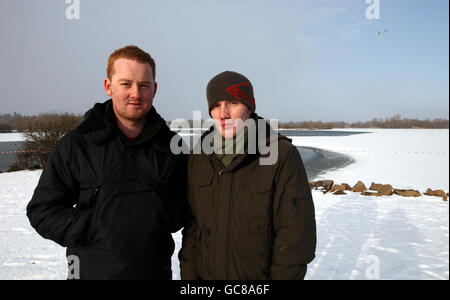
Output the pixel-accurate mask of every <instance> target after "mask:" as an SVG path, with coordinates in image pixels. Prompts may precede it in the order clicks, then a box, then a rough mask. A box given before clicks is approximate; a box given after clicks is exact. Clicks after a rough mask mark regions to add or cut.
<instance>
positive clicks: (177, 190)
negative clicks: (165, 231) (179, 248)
mask: <svg viewBox="0 0 450 300" xmlns="http://www.w3.org/2000/svg"><path fill="white" fill-rule="evenodd" d="M187 158H188V156H187V155H186V154H179V155H177V158H176V167H175V168H174V171H173V173H172V176H171V182H170V185H169V188H170V190H169V200H170V208H169V212H170V220H171V226H170V227H171V228H170V231H171V232H173V233H175V232H177V231H179V230H180V229H181V228H183V227H184V226H185V224H186V223H187V222H188V220H187V219H188V213H187V209H188V200H187V195H186V188H187Z"/></svg>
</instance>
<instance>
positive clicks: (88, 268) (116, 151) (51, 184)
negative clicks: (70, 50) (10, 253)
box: [27, 46, 186, 279]
mask: <svg viewBox="0 0 450 300" xmlns="http://www.w3.org/2000/svg"><path fill="white" fill-rule="evenodd" d="M104 87H105V91H106V93H107V94H108V96H110V97H111V99H110V100H108V101H106V102H104V103H97V104H95V105H94V107H93V108H92V109H91V110H89V111H88V112H87V113H86V114H85V120H84V122H82V123H81V124H80V125H79V126H78V127H77V128H76V129H74V130H72V131H70V132H69V133H67V134H66V135H65V136H64V137H63V138H62V139H61V140H60V142H59V143H58V145H57V146H56V148H55V149H54V151H53V153H52V155H51V156H50V159H49V161H48V162H47V164H46V166H45V168H44V170H43V173H42V175H41V178H40V181H39V184H38V186H37V187H36V190H35V192H34V195H33V198H32V199H31V201H30V203H29V204H28V207H27V216H28V217H29V219H30V222H31V225H32V226H33V227H34V228H35V229H36V230H37V232H38V233H39V234H41V235H42V236H43V237H44V238H47V239H51V240H53V241H55V242H56V243H58V244H60V245H61V246H63V247H67V255H68V257H76V258H77V259H76V261H77V263H78V264H79V266H76V267H78V268H79V269H78V271H79V272H78V273H79V279H171V276H172V271H171V256H172V254H173V251H174V241H173V239H172V235H171V233H172V232H176V231H178V230H180V229H181V227H182V224H183V220H184V217H183V215H184V213H185V211H186V209H185V207H186V203H185V198H186V197H185V193H186V192H185V185H186V183H185V182H186V159H185V156H183V155H174V154H172V153H171V151H170V141H171V139H172V137H173V136H174V135H175V133H173V132H172V131H170V130H169V128H168V127H167V125H166V122H165V121H164V119H162V118H161V116H160V115H159V114H158V113H157V112H156V109H155V108H154V107H153V100H154V97H155V94H156V90H157V83H156V81H155V62H154V60H153V58H152V57H151V56H150V55H149V54H148V53H146V52H144V51H143V50H141V49H139V48H138V47H136V46H127V47H123V48H121V49H118V50H116V51H115V52H114V53H112V54H111V56H110V57H109V59H108V66H107V78H106V79H105V80H104Z"/></svg>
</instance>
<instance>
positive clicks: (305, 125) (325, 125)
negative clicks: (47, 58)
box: [0, 113, 449, 132]
mask: <svg viewBox="0 0 450 300" xmlns="http://www.w3.org/2000/svg"><path fill="white" fill-rule="evenodd" d="M39 116H40V117H43V118H46V119H52V118H53V117H56V116H66V117H67V116H71V117H73V118H76V119H77V120H78V122H81V121H82V120H83V117H82V116H81V115H73V114H67V113H64V114H40V115H38V116H23V115H21V114H18V113H14V114H0V132H11V131H13V130H17V131H24V128H23V127H24V126H23V124H24V121H25V120H30V118H36V117H39ZM203 121H204V120H202V122H201V124H203ZM188 122H189V124H190V126H191V127H192V125H193V121H192V120H189V121H188ZM167 123H168V125H170V121H169V122H167ZM278 128H288V129H291V128H292V129H293V128H299V129H331V128H433V129H449V120H446V119H433V120H429V119H426V120H419V119H409V118H402V117H401V116H400V115H394V116H393V117H390V118H385V119H381V118H380V119H378V118H374V119H372V121H366V122H343V121H336V122H322V121H297V122H279V124H278Z"/></svg>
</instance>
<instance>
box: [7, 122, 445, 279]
mask: <svg viewBox="0 0 450 300" xmlns="http://www.w3.org/2000/svg"><path fill="white" fill-rule="evenodd" d="M356 131H365V132H368V133H367V134H358V135H351V136H339V137H293V142H294V144H295V145H297V146H307V147H314V148H320V149H326V150H329V151H338V152H342V153H345V154H347V155H350V156H352V158H354V160H355V162H354V163H353V164H351V165H349V166H347V167H345V168H343V169H339V170H332V171H330V172H327V173H325V174H322V175H320V177H319V179H332V180H334V181H335V182H336V183H343V182H345V183H348V184H350V185H351V186H353V185H354V184H355V183H356V181H357V180H362V181H363V182H364V183H365V184H366V185H367V186H369V185H370V184H371V182H375V183H384V184H387V183H389V184H391V185H392V186H394V188H401V189H402V188H403V189H405V188H412V189H417V190H419V191H420V192H424V191H425V190H426V188H432V189H443V190H445V191H446V192H448V190H449V131H448V130H381V129H379V130H356ZM0 139H1V135H0ZM40 174H41V172H40V171H22V172H15V173H3V174H0V279H65V278H66V276H67V268H66V260H65V249H63V248H61V247H59V246H58V245H57V244H55V243H53V242H51V241H48V240H44V239H43V238H41V237H40V236H39V235H38V234H36V233H35V232H34V230H33V229H32V228H31V227H30V225H29V222H28V220H27V218H26V216H25V207H26V205H27V203H28V201H29V200H30V198H31V195H32V193H33V190H34V188H35V186H36V184H37V182H38V180H39V176H40ZM313 198H314V203H315V207H316V219H317V234H318V244H317V252H316V259H315V260H314V261H313V262H312V263H311V264H310V265H309V269H308V273H307V275H306V279H447V280H448V279H449V207H448V202H444V201H442V199H441V198H438V197H429V196H422V197H418V198H403V197H400V196H395V195H394V196H386V197H367V196H361V195H360V194H358V193H349V194H347V195H341V196H336V195H331V194H322V193H321V192H319V191H313ZM174 238H175V241H176V251H175V254H174V256H173V259H172V267H173V273H174V279H179V268H178V259H177V257H176V255H177V253H178V250H179V249H180V245H181V234H180V232H178V233H176V234H174Z"/></svg>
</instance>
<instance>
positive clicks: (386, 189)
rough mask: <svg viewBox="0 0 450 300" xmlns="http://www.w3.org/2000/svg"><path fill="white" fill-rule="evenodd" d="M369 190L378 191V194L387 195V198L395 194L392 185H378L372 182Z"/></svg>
mask: <svg viewBox="0 0 450 300" xmlns="http://www.w3.org/2000/svg"><path fill="white" fill-rule="evenodd" d="M369 190H371V191H377V192H378V193H380V194H382V195H385V196H390V195H392V194H393V193H394V192H393V191H392V185H390V184H377V183H373V182H372V184H371V185H370V188H369Z"/></svg>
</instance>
